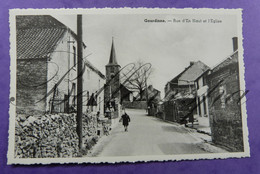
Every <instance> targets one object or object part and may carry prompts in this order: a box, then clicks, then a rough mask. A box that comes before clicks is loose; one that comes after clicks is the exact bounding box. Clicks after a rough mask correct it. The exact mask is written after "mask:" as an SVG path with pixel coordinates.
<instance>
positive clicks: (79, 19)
mask: <svg viewBox="0 0 260 174" xmlns="http://www.w3.org/2000/svg"><path fill="white" fill-rule="evenodd" d="M77 35H78V38H77V41H78V44H77V45H78V71H77V74H78V78H77V133H78V137H79V151H80V152H81V150H82V57H83V56H82V46H83V44H82V15H77Z"/></svg>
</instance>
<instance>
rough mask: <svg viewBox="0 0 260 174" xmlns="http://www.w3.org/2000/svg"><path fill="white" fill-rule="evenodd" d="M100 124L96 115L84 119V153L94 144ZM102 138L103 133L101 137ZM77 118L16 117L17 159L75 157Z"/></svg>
mask: <svg viewBox="0 0 260 174" xmlns="http://www.w3.org/2000/svg"><path fill="white" fill-rule="evenodd" d="M102 126H103V124H102V123H99V122H97V119H96V115H94V114H88V115H84V116H83V143H84V144H83V147H84V149H85V150H86V151H87V150H89V149H90V148H91V147H92V146H93V145H94V144H95V143H96V142H97V141H98V138H99V136H97V129H101V131H102ZM100 135H102V133H101V134H100ZM78 152H79V151H78V135H77V132H76V114H75V113H73V114H65V113H59V114H55V115H50V114H48V115H47V114H46V115H40V116H26V115H21V114H19V115H17V117H16V125H15V157H16V158H58V157H60V158H65V157H76V156H78V155H79V154H78Z"/></svg>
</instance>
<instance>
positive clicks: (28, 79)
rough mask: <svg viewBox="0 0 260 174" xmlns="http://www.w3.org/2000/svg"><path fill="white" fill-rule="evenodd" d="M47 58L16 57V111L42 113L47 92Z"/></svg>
mask: <svg viewBox="0 0 260 174" xmlns="http://www.w3.org/2000/svg"><path fill="white" fill-rule="evenodd" d="M46 82H47V59H45V58H44V59H18V60H17V76H16V83H17V84H16V106H17V107H16V112H17V113H21V114H23V113H27V114H35V113H44V112H45V107H46V99H45V95H46V93H47V83H46Z"/></svg>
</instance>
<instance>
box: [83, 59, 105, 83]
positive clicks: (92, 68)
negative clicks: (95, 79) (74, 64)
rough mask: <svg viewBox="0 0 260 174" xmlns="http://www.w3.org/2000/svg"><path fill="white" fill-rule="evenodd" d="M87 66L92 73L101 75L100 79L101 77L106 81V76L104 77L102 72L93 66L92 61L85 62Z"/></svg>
mask: <svg viewBox="0 0 260 174" xmlns="http://www.w3.org/2000/svg"><path fill="white" fill-rule="evenodd" d="M85 65H86V66H87V67H89V68H90V69H91V70H92V71H94V72H95V73H97V74H98V75H99V77H101V78H102V79H106V77H105V75H104V74H103V73H102V72H100V71H99V70H98V69H97V68H96V67H95V66H94V65H92V64H91V63H90V61H88V60H85Z"/></svg>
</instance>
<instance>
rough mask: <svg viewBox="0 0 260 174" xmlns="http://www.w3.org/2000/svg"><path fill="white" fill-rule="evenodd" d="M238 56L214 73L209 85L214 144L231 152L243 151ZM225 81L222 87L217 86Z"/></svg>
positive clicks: (210, 77) (211, 75) (209, 78)
mask: <svg viewBox="0 0 260 174" xmlns="http://www.w3.org/2000/svg"><path fill="white" fill-rule="evenodd" d="M237 60H238V57H237V54H236V55H235V57H234V58H233V60H232V61H234V62H232V63H231V64H229V65H225V66H223V68H221V69H219V70H218V71H216V72H212V73H211V74H210V75H209V76H208V78H207V80H208V85H209V91H211V90H212V89H214V87H215V86H217V88H216V89H215V90H212V91H211V92H210V94H209V104H210V105H209V116H210V126H211V132H212V140H213V142H214V143H216V144H219V145H222V146H226V147H228V148H229V149H230V150H231V151H243V132H242V120H241V107H240V103H239V102H238V101H239V99H240V93H239V92H238V91H239V90H240V88H239V72H238V62H237ZM221 80H224V81H223V82H222V83H221V84H220V85H217V84H218V83H219V82H220V81H221Z"/></svg>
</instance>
